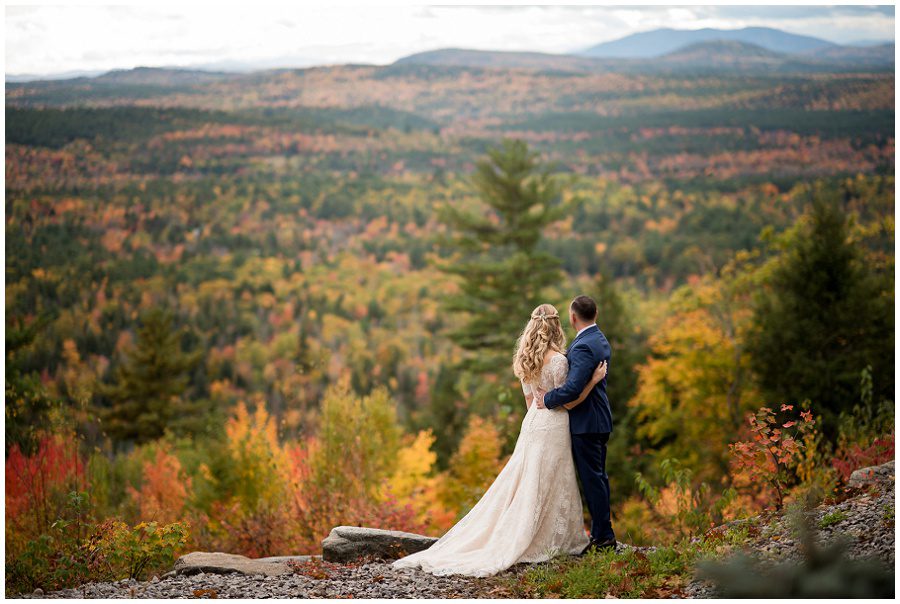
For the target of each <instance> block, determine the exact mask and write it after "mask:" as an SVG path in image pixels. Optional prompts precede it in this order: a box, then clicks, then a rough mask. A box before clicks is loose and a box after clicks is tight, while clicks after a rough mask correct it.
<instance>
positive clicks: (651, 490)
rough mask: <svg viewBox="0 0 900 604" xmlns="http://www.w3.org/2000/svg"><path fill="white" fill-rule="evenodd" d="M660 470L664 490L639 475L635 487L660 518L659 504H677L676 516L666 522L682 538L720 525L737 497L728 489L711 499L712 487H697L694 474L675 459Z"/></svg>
mask: <svg viewBox="0 0 900 604" xmlns="http://www.w3.org/2000/svg"><path fill="white" fill-rule="evenodd" d="M659 467H660V470H661V472H662V479H663V480H664V481H665V483H666V485H667V486H666V487H664V488H663V489H659V488H656V487H654V486H653V485H652V484H650V483H649V482H648V481H647V480H646V479H645V478H644V476H643V475H642V474H641V473H640V472H636V473H635V483H636V484H637V487H638V490H640V492H641V493H642V494H643V495H644V497H646V498H647V500H648V501H649V502H650V503H651V504H652V505H653V509H654V511H655V512H656V513H657V514H663V513H662V512H661V511H660V507H661V506H660V502H661V501H662V500H663V499H664V498H665V497H667V498H668V499H669V500H670V501H674V514H673V515H672V516H668V517H667V518H666V519H665V520H666V521H667V522H669V523H670V524H671V525H672V526H673V528H674V529H675V530H676V531H677V532H678V534H679V536H681V537H686V536H689V535H695V534H697V533H700V532H702V531H705V530H706V529H708V528H710V527H712V526H716V525H718V524H721V522H722V520H723V518H722V513H723V510H724V509H725V508H726V507H727V506H728V504H729V503H731V502H732V501H733V500H734V498H735V496H736V495H737V491H736V490H735V489H733V488H728V489H725V490H724V491H723V492H722V494H721V495H720V496H717V497H716V496H713V495H712V490H711V487H710V486H709V484H707V483H705V482H704V483H701V484H700V485H699V486H696V487H695V486H694V484H693V480H692V478H693V471H692V470H691V469H690V468H686V467H684V466H683V465H682V463H681V462H680V461H679V460H678V459H675V458H671V459H663V460H662V461H661V462H660V464H659ZM670 507H672V506H670ZM663 515H665V514H663Z"/></svg>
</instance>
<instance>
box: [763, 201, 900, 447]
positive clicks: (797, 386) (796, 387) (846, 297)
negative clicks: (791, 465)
mask: <svg viewBox="0 0 900 604" xmlns="http://www.w3.org/2000/svg"><path fill="white" fill-rule="evenodd" d="M811 201H812V206H811V209H810V211H809V213H808V215H807V216H806V220H805V221H802V222H801V223H800V224H799V229H798V231H797V232H796V233H795V234H794V236H793V237H790V238H788V240H787V245H786V248H785V250H784V251H783V253H782V255H781V257H780V261H779V263H778V264H777V265H776V266H775V268H774V270H773V272H772V274H771V277H770V279H769V282H768V287H767V288H766V289H764V290H762V291H760V292H759V295H758V296H757V300H756V302H755V308H754V324H755V325H756V327H757V328H756V329H755V330H754V331H753V333H751V334H750V337H749V342H748V344H747V350H748V352H749V353H750V355H751V358H752V359H753V367H754V370H755V371H756V373H757V375H758V378H759V382H760V386H761V388H762V390H763V393H764V394H765V395H766V397H767V398H768V399H769V400H770V401H771V402H772V403H776V402H779V401H795V402H800V401H803V400H805V399H810V401H811V404H812V408H813V409H815V410H817V411H818V414H819V415H820V417H821V418H822V419H823V426H822V430H823V433H824V434H825V436H828V437H834V436H835V432H836V420H837V416H838V414H839V413H840V411H841V410H842V409H845V408H849V406H851V405H852V404H853V403H854V402H855V401H857V400H858V399H859V393H858V385H859V375H860V372H861V371H862V370H863V369H865V368H866V366H868V365H871V366H872V367H873V368H874V372H873V374H874V381H875V391H876V393H877V394H878V395H879V397H881V398H885V399H886V400H892V397H893V391H894V313H893V295H892V290H893V283H889V282H888V281H889V279H887V278H885V277H884V276H882V275H879V274H877V273H875V272H874V271H872V270H871V269H869V267H868V266H867V264H866V262H865V258H864V255H863V252H862V250H861V249H860V248H859V246H858V245H857V244H855V243H854V242H853V241H852V240H851V239H850V238H849V226H848V224H847V219H846V216H845V215H844V213H843V211H842V209H841V207H840V202H839V200H838V199H837V198H836V196H835V195H834V194H833V191H832V192H830V193H825V192H824V191H823V190H822V189H821V188H820V187H818V186H817V187H816V188H815V189H814V190H813V192H812V199H811Z"/></svg>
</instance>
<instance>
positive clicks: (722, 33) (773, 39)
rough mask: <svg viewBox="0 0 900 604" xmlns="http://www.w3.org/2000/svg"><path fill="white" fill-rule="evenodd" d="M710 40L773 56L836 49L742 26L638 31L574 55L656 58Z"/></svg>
mask: <svg viewBox="0 0 900 604" xmlns="http://www.w3.org/2000/svg"><path fill="white" fill-rule="evenodd" d="M712 40H732V41H736V42H744V43H748V44H755V45H757V46H760V47H762V48H764V49H766V50H770V51H773V52H777V53H786V54H793V53H801V52H808V51H812V50H819V49H827V48H832V47H835V46H838V45H837V44H835V43H834V42H829V41H827V40H822V39H821V38H814V37H812V36H803V35H800V34H792V33H789V32H786V31H782V30H780V29H775V28H772V27H744V28H742V29H715V28H711V27H704V28H702V29H672V28H668V27H666V28H661V29H654V30H651V31H645V32H638V33H634V34H631V35H628V36H625V37H624V38H619V39H618V40H612V41H610V42H604V43H602V44H598V45H596V46H592V47H591V48H588V49H585V50H584V51H582V52H580V53H578V54H579V55H581V56H589V57H598V58H652V57H659V56H662V55H665V54H668V53H671V52H674V51H676V50H678V49H679V48H683V47H685V46H688V45H690V44H696V43H700V42H709V41H712Z"/></svg>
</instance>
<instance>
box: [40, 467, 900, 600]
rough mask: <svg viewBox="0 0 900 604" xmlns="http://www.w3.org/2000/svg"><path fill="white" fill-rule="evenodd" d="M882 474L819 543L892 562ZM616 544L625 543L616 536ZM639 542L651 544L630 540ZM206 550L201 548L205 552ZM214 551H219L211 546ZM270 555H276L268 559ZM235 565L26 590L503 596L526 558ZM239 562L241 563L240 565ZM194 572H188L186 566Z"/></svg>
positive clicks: (763, 526)
mask: <svg viewBox="0 0 900 604" xmlns="http://www.w3.org/2000/svg"><path fill="white" fill-rule="evenodd" d="M890 469H891V471H890V473H889V476H888V475H887V473H885V472H882V474H883V475H882V476H881V477H880V478H878V479H877V480H873V481H871V482H869V483H867V484H865V485H863V486H861V487H860V488H858V489H857V490H855V491H854V492H853V493H852V494H851V496H850V497H849V498H847V499H846V500H843V501H840V502H835V503H830V504H827V503H826V504H822V505H820V506H818V507H817V508H816V509H815V510H814V523H815V525H816V528H817V529H818V537H819V542H820V543H830V542H832V541H833V540H834V539H847V540H848V541H849V542H850V546H849V548H848V554H849V555H850V556H851V557H853V558H864V557H869V556H874V557H876V558H878V559H879V560H880V561H881V562H882V563H883V564H885V565H886V566H888V567H890V568H891V569H893V568H894V526H895V524H894V478H893V466H892V465H891V468H890ZM741 522H743V523H746V524H747V526H748V531H749V538H748V541H747V542H746V543H745V544H744V546H743V549H744V551H746V552H747V553H749V554H751V555H753V556H755V557H756V558H757V559H760V560H761V561H763V563H771V564H775V563H778V562H780V561H785V560H793V561H800V560H801V559H802V553H801V546H800V541H799V537H798V535H797V534H796V531H795V529H794V528H793V525H792V524H791V522H790V521H789V519H788V518H786V517H784V516H783V515H780V514H774V513H770V514H764V515H761V516H757V517H754V518H751V519H748V520H744V521H741ZM619 547H620V549H621V548H625V547H631V546H627V545H624V544H620V546H619ZM638 549H641V550H648V549H654V548H652V547H650V548H638ZM206 555H207V556H208V555H209V554H206ZM214 555H222V556H227V555H224V554H214ZM270 560H272V561H273V563H274V561H275V560H276V559H270ZM239 562H240V564H239V565H238V566H239V567H241V568H243V572H227V569H223V568H221V567H218V566H216V568H215V570H216V571H217V572H197V571H202V569H204V568H205V569H207V570H209V569H211V568H213V566H211V565H210V563H209V559H208V558H207V559H205V560H204V563H203V564H202V565H201V564H194V565H193V566H191V565H190V564H187V565H184V564H183V565H182V566H181V567H180V568H179V566H178V565H176V569H177V572H176V571H173V572H171V573H167V574H166V575H165V576H164V577H163V578H158V577H154V578H153V579H152V580H150V581H135V580H123V581H117V582H114V583H89V584H86V585H82V586H80V587H77V588H73V589H64V590H61V591H57V592H52V593H50V594H43V593H42V592H41V591H40V590H37V591H36V592H35V593H34V594H27V595H24V596H22V597H26V598H35V597H37V598H197V597H206V598H504V597H511V596H512V594H511V593H510V579H513V580H514V579H515V577H516V575H517V574H519V573H521V572H522V571H523V570H524V569H525V566H526V565H517V566H516V567H513V568H512V569H510V570H508V571H506V572H504V573H501V574H499V575H497V576H495V577H488V578H483V579H475V578H468V577H454V576H451V577H434V576H432V575H430V574H427V573H423V572H421V571H418V570H413V569H397V570H395V569H393V568H391V566H390V562H385V561H380V560H376V559H372V558H371V556H370V557H369V559H367V560H364V561H356V562H349V563H337V562H326V561H324V560H323V559H322V558H321V557H299V558H294V559H290V560H287V559H277V564H278V565H279V566H278V570H277V573H276V572H275V571H272V570H271V569H273V568H275V567H274V566H271V565H270V566H265V565H264V566H263V567H262V568H266V569H270V570H269V571H268V572H269V574H264V573H260V572H258V569H259V568H260V567H259V566H256V564H257V563H258V562H259V561H250V560H247V559H244V560H243V561H239ZM242 565H243V566H242ZM194 573H195V574H194ZM685 593H686V595H687V596H688V597H693V598H711V597H717V596H716V592H715V589H714V587H713V586H712V585H711V584H709V583H707V582H704V581H701V580H697V579H695V580H693V581H691V582H690V583H689V584H688V585H687V587H686V589H685Z"/></svg>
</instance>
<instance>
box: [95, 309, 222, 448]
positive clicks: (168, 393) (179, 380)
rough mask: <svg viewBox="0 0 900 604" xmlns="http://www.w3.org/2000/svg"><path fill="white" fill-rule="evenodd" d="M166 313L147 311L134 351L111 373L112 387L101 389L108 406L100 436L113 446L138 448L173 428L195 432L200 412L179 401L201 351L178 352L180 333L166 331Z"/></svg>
mask: <svg viewBox="0 0 900 604" xmlns="http://www.w3.org/2000/svg"><path fill="white" fill-rule="evenodd" d="M172 322H173V318H172V316H171V314H170V313H169V312H168V311H164V310H162V309H153V310H151V311H149V312H147V313H146V314H145V315H144V316H143V317H142V321H141V323H142V325H141V327H140V328H139V330H138V339H137V344H136V346H135V347H134V348H133V349H132V351H131V352H130V354H128V356H127V359H126V360H125V362H123V363H122V364H120V365H119V366H118V367H117V368H116V380H115V382H114V383H113V384H101V388H100V391H101V394H102V395H103V396H104V397H105V398H107V399H109V400H110V401H111V403H112V405H111V407H109V408H101V409H100V410H99V411H100V417H101V420H102V422H103V426H104V430H105V431H106V433H107V434H108V435H109V436H110V437H111V438H112V439H113V440H115V441H133V442H135V443H138V444H139V443H144V442H147V441H151V440H155V439H157V438H159V437H161V436H163V434H164V432H165V429H166V428H167V427H169V428H172V427H173V426H176V425H177V424H179V423H183V424H185V425H191V423H192V422H193V425H194V426H196V425H197V423H196V421H194V420H199V419H201V418H200V417H198V416H200V415H203V414H204V413H205V411H206V409H200V408H196V403H191V402H190V401H189V400H188V398H187V397H186V396H185V389H186V388H187V387H188V384H189V382H190V372H191V371H192V370H193V368H194V367H195V366H196V365H197V363H199V361H200V359H201V357H202V354H203V351H202V350H195V351H192V352H189V353H185V352H183V351H182V350H181V344H180V337H181V332H180V331H176V330H174V329H173V328H172Z"/></svg>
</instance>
